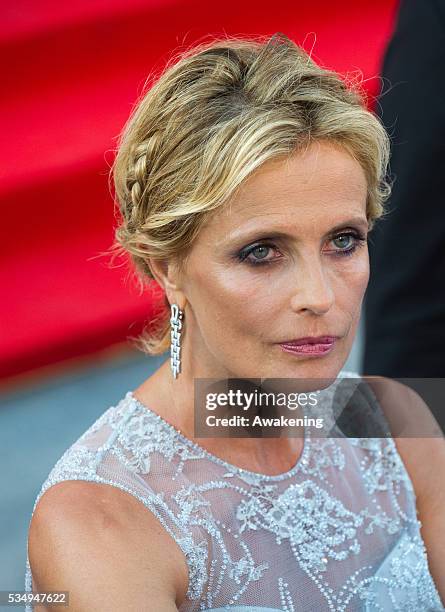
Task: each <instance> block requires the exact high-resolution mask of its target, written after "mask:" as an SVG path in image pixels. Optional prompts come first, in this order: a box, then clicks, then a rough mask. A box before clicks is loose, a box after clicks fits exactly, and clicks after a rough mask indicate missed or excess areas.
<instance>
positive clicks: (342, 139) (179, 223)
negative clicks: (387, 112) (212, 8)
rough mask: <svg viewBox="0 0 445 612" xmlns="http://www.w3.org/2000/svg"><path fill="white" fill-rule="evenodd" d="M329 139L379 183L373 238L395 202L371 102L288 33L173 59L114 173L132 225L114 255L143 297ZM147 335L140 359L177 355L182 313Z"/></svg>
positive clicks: (215, 45)
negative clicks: (271, 170) (210, 223)
mask: <svg viewBox="0 0 445 612" xmlns="http://www.w3.org/2000/svg"><path fill="white" fill-rule="evenodd" d="M317 139H328V140H330V141H332V142H333V143H338V144H339V145H341V146H343V147H344V148H345V149H346V150H347V151H348V152H349V153H350V154H351V155H352V156H353V157H354V158H355V159H356V160H357V161H358V162H359V163H360V164H361V166H362V168H363V170H364V172H365V174H366V178H367V187H368V192H367V218H368V223H369V229H372V226H373V224H374V221H375V220H376V219H377V218H379V217H380V216H382V214H383V212H384V209H383V203H384V201H385V200H386V199H387V197H388V196H389V194H390V191H391V186H390V184H389V182H388V181H387V180H386V172H387V166H388V163H389V151H390V142H389V136H388V135H387V133H386V131H385V129H384V127H383V126H382V124H381V123H380V121H379V120H378V118H377V117H376V116H375V115H374V114H373V113H372V112H371V111H369V110H367V101H366V96H365V93H364V92H363V90H362V88H361V86H360V85H359V84H358V83H357V82H355V83H353V82H349V83H348V82H347V79H346V78H345V79H342V78H341V76H340V75H339V74H338V73H336V72H334V71H332V70H329V69H326V68H322V67H321V66H319V65H317V64H316V63H315V61H314V60H313V59H312V58H311V57H310V56H309V55H308V53H306V51H304V50H303V49H302V48H301V47H300V46H298V45H297V44H295V43H294V42H293V41H291V40H290V39H289V38H287V36H285V35H284V34H281V33H276V34H274V35H273V36H272V37H271V38H265V37H258V36H257V37H254V38H246V37H243V38H237V37H233V36H227V37H224V38H217V39H212V40H211V41H210V42H203V43H200V44H197V45H195V46H193V47H191V48H189V49H187V50H186V51H183V52H181V53H179V54H178V55H176V56H172V57H171V60H170V61H169V62H167V65H166V67H165V69H164V71H163V72H162V73H161V75H160V76H159V77H158V78H157V80H156V81H155V83H154V84H153V85H152V86H151V87H150V88H149V89H148V91H146V92H145V93H143V94H142V96H141V98H140V100H139V101H138V102H137V103H136V105H135V108H134V109H133V111H132V113H131V115H130V118H129V120H128V121H127V123H126V125H125V127H124V129H123V131H122V133H121V134H120V137H119V142H118V150H117V155H116V157H115V160H114V163H113V166H112V169H111V170H112V178H113V180H114V187H115V194H116V199H117V204H118V207H119V211H120V216H121V219H120V223H119V225H118V226H117V227H116V230H115V242H114V244H113V246H112V247H111V251H112V252H114V254H120V255H123V254H128V255H130V257H131V259H132V261H133V263H134V271H135V272H136V274H135V278H136V280H137V281H138V282H139V286H140V288H141V291H142V290H144V288H146V287H149V286H150V285H152V282H150V280H151V279H152V278H153V274H152V272H151V270H150V265H149V262H148V258H149V257H152V258H153V259H154V260H165V259H168V260H172V261H175V262H177V264H178V265H179V266H181V262H183V261H184V258H186V255H187V252H188V251H189V250H190V248H191V246H192V244H193V241H194V239H195V237H196V236H197V234H198V233H199V230H200V228H201V226H202V224H203V223H204V222H205V220H206V218H207V217H208V215H209V214H211V213H212V211H215V210H217V209H218V208H220V207H222V206H223V205H224V204H225V203H226V202H227V201H228V200H229V199H230V198H231V196H232V195H233V194H234V193H235V190H236V189H237V188H238V187H239V186H240V184H241V183H242V181H243V180H244V179H246V178H247V177H248V176H249V175H250V174H251V173H252V172H253V171H254V170H255V169H256V168H258V167H259V166H261V165H262V164H263V163H264V162H266V161H267V160H270V159H274V158H277V157H281V156H283V155H284V156H286V155H290V154H292V153H294V152H295V151H297V150H300V149H302V148H304V147H306V146H307V145H308V144H309V143H310V142H312V141H314V140H317ZM165 305H166V308H165V311H164V312H163V313H162V314H161V316H160V317H158V318H154V319H153V320H152V321H151V322H150V324H149V325H148V327H146V329H145V330H144V332H143V334H142V335H141V336H139V338H136V344H137V346H138V348H139V349H140V350H142V351H143V352H146V353H148V354H150V355H157V354H161V353H163V352H164V351H166V350H168V348H169V346H170V326H169V317H170V311H169V308H167V306H169V305H168V301H167V300H166V299H165Z"/></svg>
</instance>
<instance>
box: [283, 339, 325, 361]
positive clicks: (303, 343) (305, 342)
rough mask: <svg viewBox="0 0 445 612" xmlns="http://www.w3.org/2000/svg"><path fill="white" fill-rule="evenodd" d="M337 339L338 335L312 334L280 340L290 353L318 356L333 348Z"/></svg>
mask: <svg viewBox="0 0 445 612" xmlns="http://www.w3.org/2000/svg"><path fill="white" fill-rule="evenodd" d="M336 339H337V337H336V336H318V337H313V336H312V337H306V338H298V340H288V341H286V342H280V346H281V348H282V349H283V350H284V351H286V352H288V353H294V354H295V353H296V354H300V355H313V356H317V355H324V354H326V353H328V352H329V351H330V350H331V349H332V348H333V346H334V343H335V341H336Z"/></svg>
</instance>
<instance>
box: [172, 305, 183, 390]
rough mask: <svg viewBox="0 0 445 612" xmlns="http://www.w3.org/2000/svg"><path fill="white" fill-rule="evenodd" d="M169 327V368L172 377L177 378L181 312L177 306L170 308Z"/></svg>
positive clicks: (179, 365)
mask: <svg viewBox="0 0 445 612" xmlns="http://www.w3.org/2000/svg"><path fill="white" fill-rule="evenodd" d="M170 312H171V316H170V326H171V344H170V355H171V357H170V366H171V369H172V372H173V376H174V377H175V378H177V376H178V374H179V372H180V371H181V356H180V353H181V333H180V330H181V329H182V317H183V314H184V313H183V312H182V310H181V309H180V308H179V306H178V305H177V304H172V305H171V307H170Z"/></svg>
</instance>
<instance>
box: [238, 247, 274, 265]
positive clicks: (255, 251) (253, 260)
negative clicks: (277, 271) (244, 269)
mask: <svg viewBox="0 0 445 612" xmlns="http://www.w3.org/2000/svg"><path fill="white" fill-rule="evenodd" d="M273 250H274V247H273V246H271V245H269V244H257V245H254V246H252V247H249V248H247V249H245V250H243V251H241V253H240V254H239V260H240V261H246V262H247V263H249V264H252V265H254V266H256V265H259V264H268V263H271V262H272V261H273V260H274V259H276V257H273V256H270V253H271V252H272V251H273Z"/></svg>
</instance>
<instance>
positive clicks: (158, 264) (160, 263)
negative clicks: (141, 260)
mask: <svg viewBox="0 0 445 612" xmlns="http://www.w3.org/2000/svg"><path fill="white" fill-rule="evenodd" d="M149 265H150V270H151V272H152V274H153V276H154V278H155V280H156V282H157V283H158V284H159V285H160V286H161V287H162V288H163V289H164V291H165V295H166V297H167V299H168V301H169V303H170V304H173V303H174V304H178V306H179V308H181V309H184V306H185V303H186V301H187V300H186V297H185V295H184V292H183V291H182V289H181V285H180V274H179V270H178V266H177V265H176V264H175V263H174V262H173V261H167V260H166V259H153V258H152V257H150V258H149Z"/></svg>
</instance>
